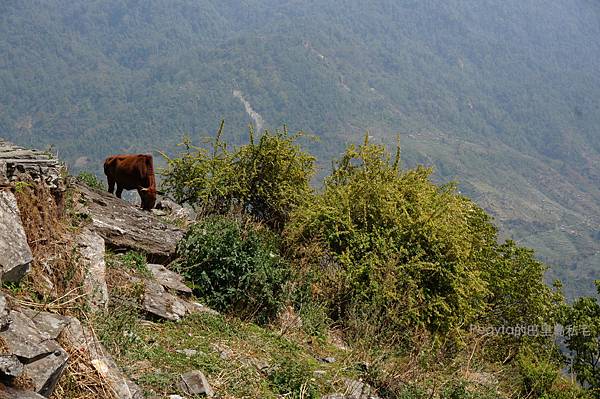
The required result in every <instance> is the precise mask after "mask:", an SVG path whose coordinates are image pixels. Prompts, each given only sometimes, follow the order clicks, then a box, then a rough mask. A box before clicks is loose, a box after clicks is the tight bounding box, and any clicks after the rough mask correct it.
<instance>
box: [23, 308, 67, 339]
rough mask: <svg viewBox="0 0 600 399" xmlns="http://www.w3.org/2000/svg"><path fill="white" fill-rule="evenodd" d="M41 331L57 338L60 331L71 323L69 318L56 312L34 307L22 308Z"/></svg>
mask: <svg viewBox="0 0 600 399" xmlns="http://www.w3.org/2000/svg"><path fill="white" fill-rule="evenodd" d="M21 312H22V313H23V314H25V316H27V317H28V318H29V319H30V320H31V321H32V322H33V324H34V325H35V327H36V328H37V329H38V330H39V331H43V332H44V333H45V334H47V335H48V336H49V337H50V338H52V339H57V338H58V336H59V335H60V333H61V332H62V331H63V330H64V329H65V327H66V326H67V325H69V319H68V318H67V317H65V316H61V315H58V314H56V313H48V312H40V311H37V310H32V309H22V310H21Z"/></svg>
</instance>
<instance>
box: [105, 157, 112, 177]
mask: <svg viewBox="0 0 600 399" xmlns="http://www.w3.org/2000/svg"><path fill="white" fill-rule="evenodd" d="M112 159H113V158H112V157H108V158H106V159H105V160H104V174H105V175H106V176H108V175H109V173H110V172H109V169H110V165H111V163H112V162H111V161H112Z"/></svg>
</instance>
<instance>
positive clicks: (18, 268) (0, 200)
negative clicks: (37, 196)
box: [0, 190, 33, 282]
mask: <svg viewBox="0 0 600 399" xmlns="http://www.w3.org/2000/svg"><path fill="white" fill-rule="evenodd" d="M32 261H33V255H32V254H31V249H30V248H29V245H28V244H27V237H26V236H25V230H24V229H23V225H22V224H21V216H20V213H19V208H18V207H17V199H16V198H15V196H14V194H13V193H12V192H10V191H8V190H0V282H18V281H20V280H21V279H22V278H23V276H24V275H25V274H26V273H27V272H28V271H29V268H30V265H31V262H32Z"/></svg>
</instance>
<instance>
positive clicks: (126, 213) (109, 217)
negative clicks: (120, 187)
mask: <svg viewBox="0 0 600 399" xmlns="http://www.w3.org/2000/svg"><path fill="white" fill-rule="evenodd" d="M74 189H75V200H76V206H75V210H76V212H78V213H79V214H80V215H82V216H83V217H87V218H89V219H90V221H91V224H90V225H89V226H88V228H89V229H90V230H92V231H95V232H97V233H98V234H99V235H100V236H102V238H104V240H105V241H106V245H107V246H109V247H111V248H113V249H116V250H136V251H141V252H144V253H145V254H146V255H147V257H148V259H149V260H150V261H151V262H156V263H166V262H168V261H169V260H171V259H173V258H174V257H175V252H176V249H177V243H178V242H179V240H181V239H182V238H183V235H184V232H183V230H181V229H179V228H177V227H175V226H172V225H169V224H166V223H164V222H163V221H162V220H161V219H160V218H158V217H156V216H154V215H153V214H152V213H150V212H147V211H143V210H142V209H140V208H139V207H136V206H134V205H132V204H130V203H128V202H126V201H124V200H122V199H119V198H117V197H115V196H114V195H112V194H110V193H108V192H104V191H101V190H96V189H93V188H90V187H88V186H86V185H84V184H80V183H74Z"/></svg>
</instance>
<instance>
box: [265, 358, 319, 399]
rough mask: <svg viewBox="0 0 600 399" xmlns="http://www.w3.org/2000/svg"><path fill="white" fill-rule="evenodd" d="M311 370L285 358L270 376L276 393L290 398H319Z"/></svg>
mask: <svg viewBox="0 0 600 399" xmlns="http://www.w3.org/2000/svg"><path fill="white" fill-rule="evenodd" d="M312 377H313V375H312V373H311V370H310V369H309V368H308V367H307V366H306V365H304V364H302V363H299V362H297V361H294V359H291V358H284V359H283V360H282V361H281V362H280V364H279V365H278V366H277V367H276V368H275V370H274V371H273V372H272V373H271V374H270V375H269V380H270V381H271V384H272V385H273V388H274V390H275V391H276V392H279V393H280V394H281V395H285V397H290V398H307V399H309V398H318V397H320V396H319V391H318V388H317V386H316V385H315V384H314V381H313V380H314V379H313V378H312Z"/></svg>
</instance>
